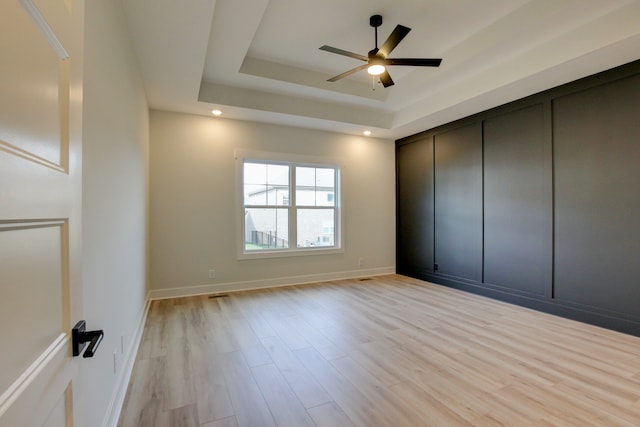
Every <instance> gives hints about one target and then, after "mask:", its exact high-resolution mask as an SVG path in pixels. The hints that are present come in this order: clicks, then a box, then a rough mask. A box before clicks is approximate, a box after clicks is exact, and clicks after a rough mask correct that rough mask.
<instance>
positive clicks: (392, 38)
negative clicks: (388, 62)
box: [379, 25, 411, 58]
mask: <svg viewBox="0 0 640 427" xmlns="http://www.w3.org/2000/svg"><path fill="white" fill-rule="evenodd" d="M409 31H411V28H408V27H405V26H404V25H396V28H394V30H393V32H392V33H391V34H389V37H388V38H387V40H386V41H385V42H384V44H383V45H382V47H381V48H380V50H379V53H381V54H382V56H383V57H384V58H386V57H387V56H388V55H389V54H390V53H391V51H392V50H393V49H395V48H396V46H398V43H400V42H401V41H402V39H403V38H405V36H406V35H407V34H409Z"/></svg>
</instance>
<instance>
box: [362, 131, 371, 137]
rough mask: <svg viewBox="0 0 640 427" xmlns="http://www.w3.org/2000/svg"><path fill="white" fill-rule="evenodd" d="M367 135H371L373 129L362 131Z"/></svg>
mask: <svg viewBox="0 0 640 427" xmlns="http://www.w3.org/2000/svg"><path fill="white" fill-rule="evenodd" d="M362 133H363V134H364V135H365V136H369V135H371V131H370V130H365V131H364V132H362Z"/></svg>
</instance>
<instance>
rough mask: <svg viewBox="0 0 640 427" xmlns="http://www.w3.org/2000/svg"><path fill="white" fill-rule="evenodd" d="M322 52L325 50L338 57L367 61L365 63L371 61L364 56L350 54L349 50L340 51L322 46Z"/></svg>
mask: <svg viewBox="0 0 640 427" xmlns="http://www.w3.org/2000/svg"><path fill="white" fill-rule="evenodd" d="M320 50H324V51H326V52H331V53H337V54H338V55H344V56H348V57H350V58H355V59H359V60H360V61H365V62H368V61H369V58H368V57H366V56H364V55H360V54H358V53H353V52H349V51H348V50H342V49H338V48H337V47H331V46H327V45H324V46H320Z"/></svg>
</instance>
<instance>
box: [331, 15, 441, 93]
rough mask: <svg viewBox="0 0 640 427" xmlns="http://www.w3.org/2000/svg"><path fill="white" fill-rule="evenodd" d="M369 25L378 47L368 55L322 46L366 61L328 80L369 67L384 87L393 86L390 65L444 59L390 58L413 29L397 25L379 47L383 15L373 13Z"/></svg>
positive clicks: (433, 63) (436, 63)
mask: <svg viewBox="0 0 640 427" xmlns="http://www.w3.org/2000/svg"><path fill="white" fill-rule="evenodd" d="M369 25H371V26H372V27H373V28H374V29H375V33H376V35H375V37H376V47H375V49H373V50H370V51H369V53H368V54H367V56H364V55H360V54H357V53H353V52H349V51H346V50H342V49H338V48H335V47H331V46H327V45H324V46H322V47H320V50H324V51H327V52H331V53H337V54H338V55H344V56H348V57H350V58H355V59H359V60H361V61H364V62H366V64H364V65H360V66H359V67H356V68H352V69H351V70H349V71H345V72H344V73H342V74H338V75H337V76H335V77H331V78H330V79H329V80H327V81H328V82H335V81H337V80H340V79H342V78H345V77H347V76H350V75H351V74H354V73H357V72H358V71H361V70H364V69H365V68H366V69H367V72H368V73H369V74H371V75H372V76H374V77H375V76H378V77H379V79H380V82H381V83H382V85H383V86H384V87H389V86H393V79H391V76H390V75H389V72H388V71H387V66H389V65H412V66H414V67H439V66H440V63H441V62H442V59H439V58H388V57H387V56H388V55H389V54H390V53H391V51H392V50H393V49H395V48H396V46H398V44H399V43H400V42H401V41H402V39H404V38H405V36H406V35H407V34H408V33H409V31H411V28H408V27H405V26H403V25H396V28H395V29H394V30H393V32H392V33H391V34H390V35H389V37H388V38H387V40H386V41H385V42H384V44H383V45H382V47H381V48H380V49H378V27H379V26H380V25H382V16H381V15H373V16H371V17H370V18H369Z"/></svg>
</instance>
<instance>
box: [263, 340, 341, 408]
mask: <svg viewBox="0 0 640 427" xmlns="http://www.w3.org/2000/svg"><path fill="white" fill-rule="evenodd" d="M262 342H263V343H264V345H265V348H266V349H267V351H268V353H269V355H270V356H271V359H272V360H273V362H274V363H275V364H276V366H277V367H278V368H279V369H280V372H282V375H283V377H284V378H285V380H286V381H287V383H288V384H289V386H290V387H291V389H292V390H293V392H294V393H295V394H296V396H297V397H298V399H299V400H300V402H301V403H302V405H303V406H304V407H305V408H311V407H314V406H318V405H322V404H324V403H327V402H330V401H331V397H330V396H329V395H328V394H327V392H326V391H325V389H324V388H322V386H321V385H320V384H319V383H318V381H316V380H315V378H313V376H312V375H311V374H310V373H309V371H307V369H306V368H305V367H304V366H303V365H302V364H301V363H300V361H299V360H298V359H297V358H296V356H295V355H294V354H293V353H292V352H291V350H289V347H287V346H286V345H285V344H284V343H283V342H282V340H280V339H279V338H278V337H266V338H263V339H262Z"/></svg>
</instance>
